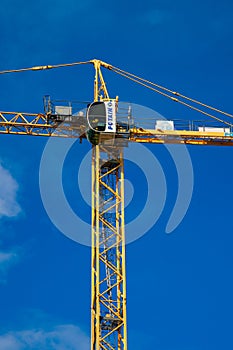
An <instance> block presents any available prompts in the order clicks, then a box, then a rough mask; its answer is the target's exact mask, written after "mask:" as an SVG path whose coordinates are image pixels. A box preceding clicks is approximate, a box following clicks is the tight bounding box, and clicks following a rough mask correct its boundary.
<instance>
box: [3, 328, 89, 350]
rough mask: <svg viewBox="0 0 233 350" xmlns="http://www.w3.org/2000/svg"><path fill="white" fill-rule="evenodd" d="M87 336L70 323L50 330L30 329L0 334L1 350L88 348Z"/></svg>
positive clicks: (85, 349) (71, 349) (83, 349)
mask: <svg viewBox="0 0 233 350" xmlns="http://www.w3.org/2000/svg"><path fill="white" fill-rule="evenodd" d="M89 347H90V342H89V338H88V337H87V335H86V334H84V333H83V332H82V331H81V330H80V328H79V327H77V326H75V325H72V324H65V325H57V326H55V327H53V328H52V329H50V330H44V329H31V330H23V331H16V332H8V333H5V334H2V335H0V349H1V350H29V349H33V350H41V349H43V350H53V349H54V350H88V349H89Z"/></svg>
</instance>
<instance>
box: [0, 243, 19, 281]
mask: <svg viewBox="0 0 233 350" xmlns="http://www.w3.org/2000/svg"><path fill="white" fill-rule="evenodd" d="M18 259H19V255H18V252H17V251H16V250H15V251H13V250H12V251H8V252H4V251H0V284H4V283H5V282H6V274H7V272H8V270H9V269H10V267H12V265H14V264H16V263H17V262H18Z"/></svg>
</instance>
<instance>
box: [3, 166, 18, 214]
mask: <svg viewBox="0 0 233 350" xmlns="http://www.w3.org/2000/svg"><path fill="white" fill-rule="evenodd" d="M17 190H18V184H17V182H16V181H15V179H14V178H13V177H12V175H11V174H10V172H9V171H8V170H6V169H5V168H3V166H2V165H1V164H0V217H1V216H7V217H13V216H17V215H18V214H19V213H20V211H21V208H20V206H19V204H18V203H17V200H16V194H17Z"/></svg>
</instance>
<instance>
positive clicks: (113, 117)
mask: <svg viewBox="0 0 233 350" xmlns="http://www.w3.org/2000/svg"><path fill="white" fill-rule="evenodd" d="M117 112H118V103H117V101H116V100H108V101H100V102H93V103H91V104H89V105H88V106H87V124H88V130H87V138H88V140H89V141H90V142H91V143H92V144H93V145H98V144H99V143H100V142H105V143H111V142H112V143H113V142H114V140H115V139H119V140H120V139H121V140H123V141H125V142H127V139H129V129H130V123H129V119H128V118H127V120H126V121H123V120H120V118H119V117H118V114H117Z"/></svg>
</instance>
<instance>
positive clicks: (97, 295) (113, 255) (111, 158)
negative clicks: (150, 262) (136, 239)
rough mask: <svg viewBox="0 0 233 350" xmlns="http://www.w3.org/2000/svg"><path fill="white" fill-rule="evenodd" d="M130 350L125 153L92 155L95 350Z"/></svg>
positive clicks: (104, 150) (113, 150) (101, 150)
mask: <svg viewBox="0 0 233 350" xmlns="http://www.w3.org/2000/svg"><path fill="white" fill-rule="evenodd" d="M102 349H103V350H115V349H118V350H127V331H126V276H125V233H124V167H123V157H122V149H119V148H118V147H109V146H107V147H106V146H96V147H93V152H92V350H102Z"/></svg>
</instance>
